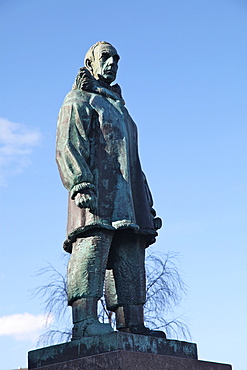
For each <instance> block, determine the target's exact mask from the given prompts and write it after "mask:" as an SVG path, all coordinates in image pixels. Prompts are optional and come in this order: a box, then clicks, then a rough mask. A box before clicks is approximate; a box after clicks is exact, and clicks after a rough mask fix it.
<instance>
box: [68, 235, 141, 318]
mask: <svg viewBox="0 0 247 370" xmlns="http://www.w3.org/2000/svg"><path fill="white" fill-rule="evenodd" d="M146 247H147V237H145V235H138V234H136V233H134V232H133V231H131V230H116V231H112V230H105V229H92V230H89V231H87V232H85V234H84V235H83V237H81V238H77V240H76V241H75V242H74V243H73V247H72V253H71V257H70V260H69V263H68V274H67V291H68V304H69V305H72V303H73V302H74V301H76V300H78V299H81V298H96V299H100V298H101V297H102V295H103V288H104V282H105V289H104V293H105V298H106V304H107V308H108V309H109V310H112V311H115V310H116V309H117V308H118V307H120V306H123V305H126V304H127V305H140V304H142V305H143V304H144V303H145V300H146V277H145V248H146Z"/></svg>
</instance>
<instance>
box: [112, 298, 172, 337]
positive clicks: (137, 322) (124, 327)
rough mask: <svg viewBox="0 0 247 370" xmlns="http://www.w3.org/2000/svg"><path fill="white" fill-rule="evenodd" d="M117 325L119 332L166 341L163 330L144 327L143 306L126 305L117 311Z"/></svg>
mask: <svg viewBox="0 0 247 370" xmlns="http://www.w3.org/2000/svg"><path fill="white" fill-rule="evenodd" d="M116 325H117V329H118V330H119V331H123V332H127V333H131V334H139V335H147V336H151V337H159V338H163V339H166V335H165V333H164V332H163V331H161V330H151V329H149V328H147V327H146V326H145V325H144V316H143V305H124V306H123V307H118V308H117V309H116Z"/></svg>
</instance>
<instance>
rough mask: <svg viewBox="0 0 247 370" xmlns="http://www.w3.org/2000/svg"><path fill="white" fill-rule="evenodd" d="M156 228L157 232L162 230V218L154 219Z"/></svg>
mask: <svg viewBox="0 0 247 370" xmlns="http://www.w3.org/2000/svg"><path fill="white" fill-rule="evenodd" d="M154 228H155V230H159V229H161V228H162V220H161V218H160V217H155V218H154Z"/></svg>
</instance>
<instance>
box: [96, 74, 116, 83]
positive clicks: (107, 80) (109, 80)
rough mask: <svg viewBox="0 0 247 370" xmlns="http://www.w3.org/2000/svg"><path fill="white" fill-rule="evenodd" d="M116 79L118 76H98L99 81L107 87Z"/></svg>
mask: <svg viewBox="0 0 247 370" xmlns="http://www.w3.org/2000/svg"><path fill="white" fill-rule="evenodd" d="M115 78H116V76H113V74H109V75H105V76H102V75H98V80H100V81H102V82H104V83H106V84H107V85H110V84H111V83H112V82H113V81H114V80H115Z"/></svg>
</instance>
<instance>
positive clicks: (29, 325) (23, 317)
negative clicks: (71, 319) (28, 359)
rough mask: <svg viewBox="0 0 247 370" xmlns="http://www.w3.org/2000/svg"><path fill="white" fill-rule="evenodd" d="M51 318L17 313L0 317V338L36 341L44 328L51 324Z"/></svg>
mask: <svg viewBox="0 0 247 370" xmlns="http://www.w3.org/2000/svg"><path fill="white" fill-rule="evenodd" d="M52 321H53V318H52V317H51V316H49V317H48V318H47V316H45V315H32V314H30V313H27V312H26V313H23V314H21V313H19V314H15V315H8V316H1V317H0V336H4V335H7V336H12V337H14V338H15V339H16V340H19V341H20V340H32V341H35V340H37V338H38V336H39V335H40V333H41V332H42V330H43V329H44V328H45V326H47V325H49V324H51V322H52Z"/></svg>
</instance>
